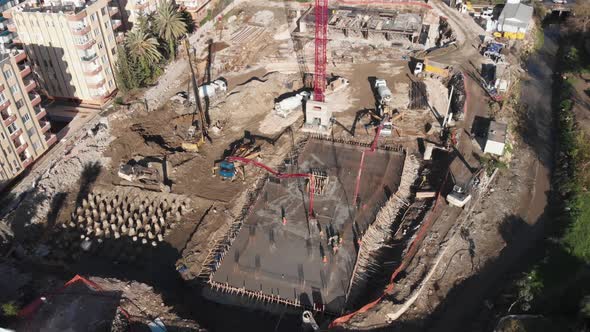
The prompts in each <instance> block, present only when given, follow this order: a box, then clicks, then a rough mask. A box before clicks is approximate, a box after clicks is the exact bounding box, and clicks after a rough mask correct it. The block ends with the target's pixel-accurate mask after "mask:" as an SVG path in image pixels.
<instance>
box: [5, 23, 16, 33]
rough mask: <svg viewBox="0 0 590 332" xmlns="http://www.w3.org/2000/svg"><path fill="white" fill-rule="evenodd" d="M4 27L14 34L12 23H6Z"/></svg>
mask: <svg viewBox="0 0 590 332" xmlns="http://www.w3.org/2000/svg"><path fill="white" fill-rule="evenodd" d="M6 27H7V28H8V31H10V32H16V25H15V24H14V23H8V25H6Z"/></svg>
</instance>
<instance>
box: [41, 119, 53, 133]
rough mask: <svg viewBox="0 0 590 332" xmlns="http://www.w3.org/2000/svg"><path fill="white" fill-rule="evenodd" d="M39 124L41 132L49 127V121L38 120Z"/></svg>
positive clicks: (44, 131)
mask: <svg viewBox="0 0 590 332" xmlns="http://www.w3.org/2000/svg"><path fill="white" fill-rule="evenodd" d="M39 126H41V132H43V133H46V132H47V131H48V130H49V129H51V123H49V121H39Z"/></svg>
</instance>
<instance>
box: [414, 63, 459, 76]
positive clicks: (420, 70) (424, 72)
mask: <svg viewBox="0 0 590 332" xmlns="http://www.w3.org/2000/svg"><path fill="white" fill-rule="evenodd" d="M452 69H453V68H452V67H451V66H449V65H445V64H442V63H438V62H434V61H432V60H428V59H424V61H418V62H416V66H415V67H414V75H415V76H417V77H432V78H438V79H444V78H447V77H449V76H450V75H451V71H452Z"/></svg>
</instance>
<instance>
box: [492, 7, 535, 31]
mask: <svg viewBox="0 0 590 332" xmlns="http://www.w3.org/2000/svg"><path fill="white" fill-rule="evenodd" d="M532 17H533V7H531V6H527V5H523V4H522V3H520V0H508V1H507V2H506V5H505V6H504V9H503V10H502V13H501V14H500V17H499V19H498V20H499V21H510V24H513V25H516V26H519V27H523V28H526V27H527V26H528V25H529V22H530V20H531V19H532Z"/></svg>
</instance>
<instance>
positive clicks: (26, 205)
mask: <svg viewBox="0 0 590 332" xmlns="http://www.w3.org/2000/svg"><path fill="white" fill-rule="evenodd" d="M86 127H87V128H88V130H87V131H86V132H85V133H84V134H83V136H82V137H81V138H79V139H77V140H75V141H74V142H72V144H73V146H72V147H71V148H70V149H69V150H68V148H66V150H65V155H64V156H63V157H62V158H61V159H59V160H56V161H55V162H54V163H53V165H51V167H49V168H48V169H47V171H45V173H43V174H42V175H40V176H39V178H38V180H37V181H36V182H35V183H34V184H33V186H32V188H30V189H29V190H27V191H26V192H24V193H13V194H14V195H18V194H21V196H20V198H21V199H20V201H18V202H15V203H14V204H15V206H14V207H13V208H12V211H10V212H8V213H7V214H6V216H5V217H4V218H3V219H2V220H1V221H0V222H2V223H4V224H7V225H13V224H15V223H23V221H22V220H21V219H19V218H22V216H23V215H26V216H27V222H26V223H25V226H26V225H29V224H42V223H45V222H46V221H47V217H48V214H49V211H50V207H51V203H52V198H54V197H56V195H58V194H61V193H66V192H68V191H69V190H70V189H71V188H72V187H73V186H74V185H75V184H76V183H77V182H78V181H79V180H80V177H81V175H82V174H83V173H84V172H85V170H88V169H89V168H93V169H95V170H97V171H99V170H100V168H102V167H108V165H109V164H110V159H109V158H107V157H104V156H103V151H104V150H105V149H106V148H107V147H108V146H109V144H110V143H111V141H112V140H113V137H112V136H111V134H110V128H109V123H108V120H107V118H104V117H100V118H96V119H94V120H91V121H90V122H89V123H88V124H87V125H86Z"/></svg>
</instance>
